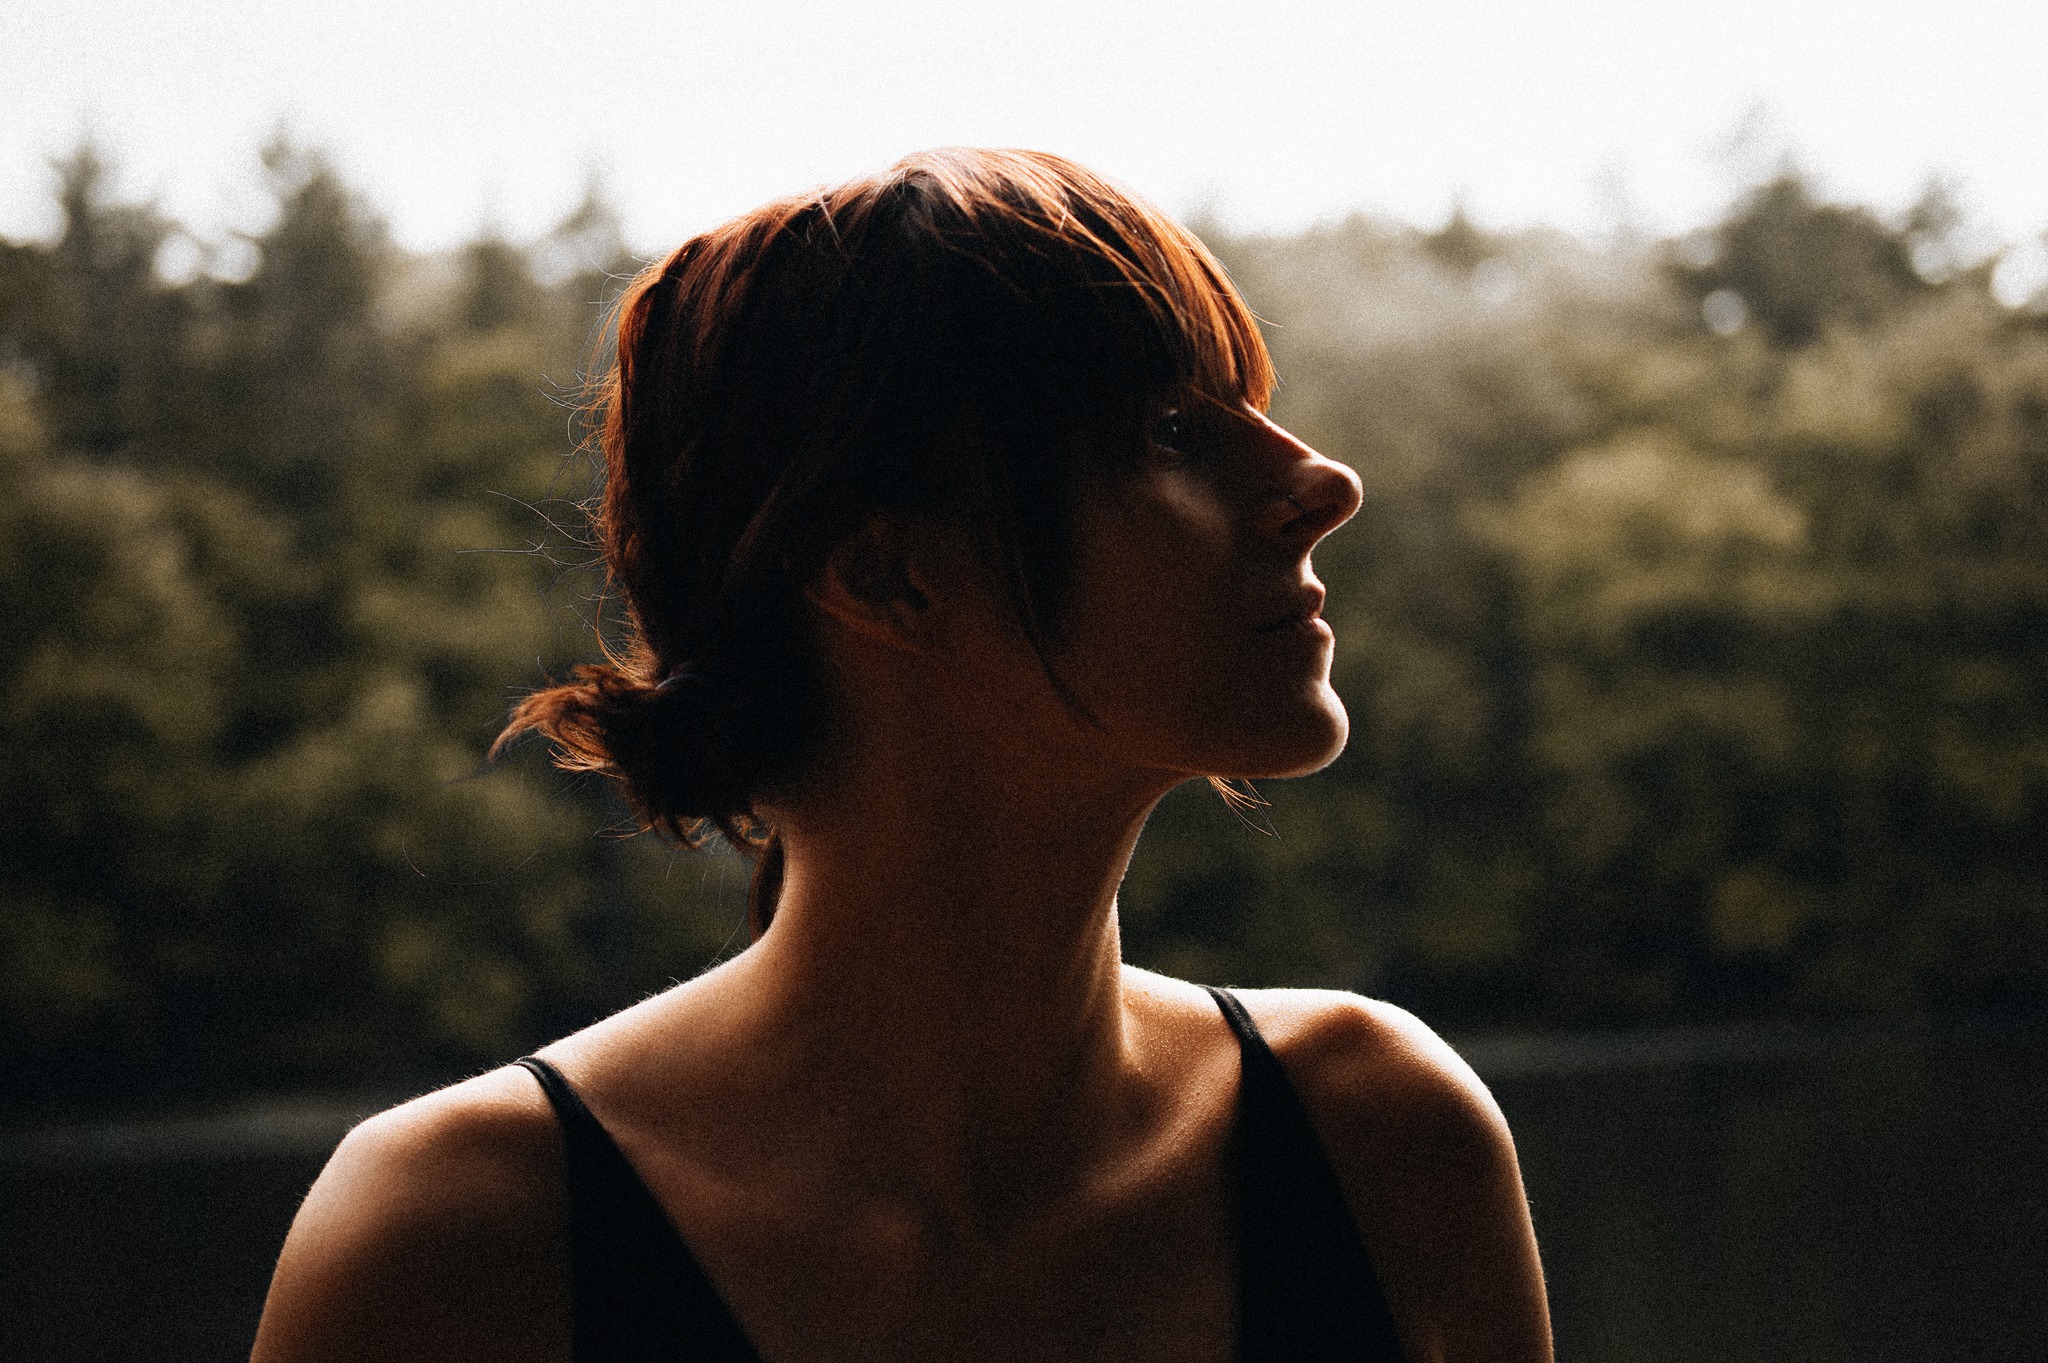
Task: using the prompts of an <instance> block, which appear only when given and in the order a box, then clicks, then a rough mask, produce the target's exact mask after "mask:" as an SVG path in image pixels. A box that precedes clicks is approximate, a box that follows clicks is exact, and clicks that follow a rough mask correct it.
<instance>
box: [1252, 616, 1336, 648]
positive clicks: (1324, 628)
mask: <svg viewBox="0 0 2048 1363" xmlns="http://www.w3.org/2000/svg"><path fill="white" fill-rule="evenodd" d="M1259 633H1261V634H1274V635H1280V636H1282V637H1285V638H1296V639H1320V640H1323V641H1325V642H1328V641H1330V640H1333V639H1335V638H1336V637H1337V634H1336V631H1334V630H1332V629H1331V628H1330V624H1329V622H1328V621H1327V620H1325V619H1323V617H1321V616H1320V615H1304V616H1301V617H1300V618H1299V619H1294V620H1283V621H1281V622H1280V623H1279V624H1277V625H1268V626H1266V628H1264V629H1262V630H1260V631H1259Z"/></svg>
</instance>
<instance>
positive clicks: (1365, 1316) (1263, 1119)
mask: <svg viewBox="0 0 2048 1363" xmlns="http://www.w3.org/2000/svg"><path fill="white" fill-rule="evenodd" d="M1204 987H1205V988H1208V989H1209V994H1210V997H1212V998H1214V999H1215V1000H1216V1006H1217V1007H1218V1008H1219V1009H1221V1010H1222V1012H1223V1017H1224V1019H1225V1020H1226V1021H1227V1022H1229V1024H1230V1030H1231V1031H1233V1032H1235V1033H1236V1034H1237V1042H1238V1054H1239V1056H1240V1060H1239V1065H1240V1078H1239V1081H1238V1085H1239V1087H1238V1098H1237V1119H1236V1123H1235V1125H1234V1127H1233V1129H1232V1132H1231V1139H1230V1155H1229V1169H1228V1171H1227V1172H1228V1177H1229V1180H1230V1185H1231V1189H1232V1192H1233V1194H1234V1196H1235V1200H1236V1203H1237V1242H1238V1243H1237V1249H1238V1273H1237V1278H1238V1311H1237V1356H1238V1358H1239V1359H1240V1360H1241V1363H1282V1361H1283V1360H1286V1361H1288V1363H1337V1360H1347V1361H1355V1363H1368V1361H1369V1363H1400V1360H1401V1359H1402V1358H1403V1354H1402V1352H1401V1337H1400V1334H1399V1332H1398V1331H1397V1330H1396V1328H1395V1326H1394V1317H1393V1313H1392V1312H1391V1311H1390V1310H1389V1309H1388V1307H1387V1299H1386V1293H1385V1292H1384V1291H1383V1290H1382V1289H1381V1287H1380V1280H1379V1275H1378V1273H1377V1272H1375V1271H1374V1269H1373V1265H1372V1257H1371V1255H1370V1254H1368V1253H1367V1251H1366V1248H1365V1241H1364V1240H1363V1239H1361V1238H1360V1236H1359V1233H1358V1224H1357V1222H1356V1221H1355V1220H1354V1219H1353V1218H1352V1214H1351V1208H1350V1206H1349V1204H1348V1203H1346V1201H1345V1200H1344V1190H1343V1186H1342V1185H1341V1184H1340V1183H1339V1182H1338V1179H1337V1171H1336V1169H1335V1168H1334V1167H1333V1166H1332V1165H1331V1163H1330V1157H1329V1155H1328V1153H1327V1152H1325V1150H1324V1149H1323V1143H1322V1139H1321V1138H1320V1137H1319V1136H1318V1135H1317V1134H1316V1129H1315V1124H1314V1123H1313V1122H1312V1121H1311V1120H1310V1119H1309V1115H1308V1110H1307V1109H1306V1108H1304V1107H1303V1106H1302V1103H1301V1095H1300V1093H1299V1092H1298V1091H1297V1090H1296V1089H1295V1087H1294V1082H1293V1081H1292V1080H1291V1079H1289V1078H1288V1077H1287V1071H1286V1069H1285V1068H1284V1067H1283V1066H1282V1065H1281V1064H1280V1058H1279V1057H1278V1056H1276V1055H1274V1054H1273V1048H1272V1047H1271V1046H1269V1045H1267V1044H1266V1038H1265V1036H1264V1035H1263V1034H1262V1033H1261V1032H1260V1031H1259V1028H1258V1024H1257V1023H1255V1022H1253V1021H1252V1017H1251V1014H1250V1013H1249V1012H1248V1011H1246V1009H1245V1006H1244V1003H1243V1001H1242V1000H1240V999H1239V998H1238V997H1237V995H1235V994H1233V993H1231V992H1230V991H1229V990H1227V989H1216V988H1210V987H1208V986H1204Z"/></svg>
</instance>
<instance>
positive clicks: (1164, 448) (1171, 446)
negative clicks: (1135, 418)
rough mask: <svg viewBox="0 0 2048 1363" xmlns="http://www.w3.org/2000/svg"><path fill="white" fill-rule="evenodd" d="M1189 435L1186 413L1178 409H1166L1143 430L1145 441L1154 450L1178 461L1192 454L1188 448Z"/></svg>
mask: <svg viewBox="0 0 2048 1363" xmlns="http://www.w3.org/2000/svg"><path fill="white" fill-rule="evenodd" d="M1190 434H1191V432H1190V431H1189V429H1188V419H1187V413H1186V412H1184V411H1183V410H1182V409H1181V408H1179V407H1168V408H1166V409H1165V410H1164V411H1162V412H1160V413H1159V414H1158V415H1156V416H1154V417H1153V418H1152V422H1151V424H1150V425H1149V426H1147V427H1146V428H1145V439H1146V440H1147V441H1149V442H1150V443H1151V445H1152V447H1153V448H1154V449H1155V450H1158V451H1160V452H1161V453H1163V454H1168V455H1174V456H1178V457H1179V458H1180V459H1186V458H1188V457H1189V456H1190V455H1191V454H1192V453H1193V451H1192V450H1191V449H1190V448H1189V447H1190V445H1191V444H1192V442H1191V441H1190V440H1189V436H1190Z"/></svg>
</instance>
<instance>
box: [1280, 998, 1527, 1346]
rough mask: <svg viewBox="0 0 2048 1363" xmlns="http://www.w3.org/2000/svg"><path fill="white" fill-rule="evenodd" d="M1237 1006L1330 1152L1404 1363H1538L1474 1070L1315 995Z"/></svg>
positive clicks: (1381, 1016)
mask: <svg viewBox="0 0 2048 1363" xmlns="http://www.w3.org/2000/svg"><path fill="white" fill-rule="evenodd" d="M1240 996H1241V997H1242V998H1243V1000H1244V1003H1245V1006H1246V1008H1247V1009H1248V1010H1249V1011H1250V1012H1251V1014H1252V1017H1253V1019H1254V1020H1255V1021H1256V1022H1257V1023H1258V1024H1259V1029H1260V1031H1262V1032H1263V1033H1265V1035H1266V1039H1267V1041H1268V1042H1269V1043H1270V1044H1271V1045H1272V1047H1273V1050H1274V1053H1275V1054H1276V1055H1278V1056H1279V1057H1280V1061H1281V1064H1282V1065H1283V1066H1285V1068H1286V1070H1287V1072H1288V1075H1289V1077H1290V1078H1292V1079H1293V1080H1294V1084H1295V1087H1296V1089H1297V1090H1299V1092H1300V1094H1301V1098H1302V1103H1303V1105H1304V1106H1305V1107H1307V1109H1308V1112H1309V1116H1310V1118H1311V1119H1312V1120H1313V1121H1314V1123H1315V1126H1316V1130H1317V1132H1318V1134H1319V1135H1320V1136H1321V1137H1322V1139H1323V1144H1324V1146H1325V1148H1326V1149H1327V1150H1328V1151H1329V1154H1330V1159H1331V1162H1332V1163H1333V1164H1334V1165H1335V1166H1336V1169H1337V1173H1338V1177H1339V1179H1340V1181H1341V1182H1342V1183H1343V1185H1344V1191H1345V1195H1346V1197H1347V1199H1348V1200H1349V1202H1350V1204H1351V1209H1352V1213H1353V1215H1354V1216H1355V1217H1356V1218H1357V1220H1358V1223H1359V1229H1360V1231H1361V1232H1362V1233H1363V1234H1364V1236H1365V1239H1366V1243H1367V1245H1368V1247H1369V1248H1370V1249H1371V1250H1372V1255H1373V1261H1374V1264H1375V1265H1376V1267H1377V1268H1378V1269H1379V1273H1380V1278H1381V1280H1382V1282H1383V1284H1384V1286H1385V1287H1386V1290H1387V1296H1388V1301H1389V1304H1390V1305H1392V1306H1393V1308H1394V1312H1395V1315H1396V1317H1397V1318H1398V1319H1399V1320H1400V1323H1401V1330H1402V1335H1403V1338H1404V1340H1405V1341H1406V1343H1407V1346H1408V1353H1409V1356H1410V1357H1411V1358H1415V1359H1418V1360H1420V1359H1430V1360H1443V1363H1541V1361H1542V1360H1548V1359H1549V1358H1550V1357H1551V1349H1550V1323H1549V1312H1548V1308H1547V1307H1546V1305H1545V1300H1544V1292H1543V1272H1542V1267H1541V1265H1540V1263H1539V1261H1538V1258H1537V1254H1536V1238H1535V1232H1534V1230H1533V1228H1532V1227H1531V1225H1530V1220H1529V1207H1528V1202H1527V1198H1526V1196H1525V1194H1524V1193H1523V1189H1522V1177H1521V1170H1520V1166H1519V1165H1518V1163H1517V1161H1516V1158H1515V1146H1514V1139H1513V1137H1512V1135H1511V1134H1510V1133H1509V1131H1508V1125H1507V1121H1506V1119H1505V1118H1503V1117H1502V1115H1501V1111H1500V1107H1499V1106H1498V1104H1496V1103H1495V1102H1494V1100H1493V1095H1492V1094H1491V1093H1489V1092H1488V1091H1487V1088H1486V1085H1485V1084H1484V1083H1482V1082H1481V1081H1480V1079H1479V1076H1478V1075H1477V1074H1475V1073H1473V1071H1472V1068H1471V1066H1469V1065H1467V1064H1466V1063H1465V1062H1464V1061H1463V1060H1462V1059H1460V1058H1459V1056H1458V1054H1457V1052H1455V1051H1453V1050H1452V1049H1451V1048H1450V1046H1449V1045H1447V1044H1446V1043H1445V1042H1444V1041H1443V1039H1442V1038H1440V1037H1438V1036H1437V1035H1436V1033H1435V1032H1433V1031H1432V1030H1430V1028H1429V1027H1428V1026H1427V1025H1426V1024H1424V1023H1423V1022H1422V1021H1421V1020H1420V1019H1418V1018H1416V1017H1415V1016H1414V1015H1413V1014H1411V1013H1408V1012H1407V1011H1405V1010H1403V1009H1401V1008H1397V1007H1395V1006H1394V1005H1393V1004H1390V1003H1382V1002H1380V1001H1378V1000H1375V999H1367V998H1361V997H1360V996H1358V995H1356V994H1346V993H1340V992H1337V991H1332V990H1312V989H1271V990H1245V991H1242V993H1241V995H1240Z"/></svg>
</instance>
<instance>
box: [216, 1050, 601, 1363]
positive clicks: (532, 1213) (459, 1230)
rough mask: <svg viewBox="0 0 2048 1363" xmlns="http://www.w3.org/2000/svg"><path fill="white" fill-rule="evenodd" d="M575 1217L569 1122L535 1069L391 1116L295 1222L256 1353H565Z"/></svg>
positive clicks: (325, 1177)
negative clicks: (565, 1153)
mask: <svg viewBox="0 0 2048 1363" xmlns="http://www.w3.org/2000/svg"><path fill="white" fill-rule="evenodd" d="M566 1229H567V1210H566V1202H565V1194H564V1190H563V1182H562V1145H561V1136H560V1132H559V1129H558V1128H557V1126H556V1124H555V1120H554V1115H553V1112H552V1109H550V1108H549V1106H548V1104H547V1101H546V1099H545V1098H544V1097H543V1096H542V1094H541V1092H540V1089H539V1086H538V1085H536V1084H535V1083H534V1082H533V1080H532V1078H531V1077H530V1076H529V1075H528V1074H527V1073H526V1072H525V1071H523V1070H520V1069H516V1068H507V1069H502V1070H494V1071H492V1072H490V1073H488V1074H484V1075H480V1076H478V1077H476V1078H474V1079H470V1080H468V1081H466V1082H464V1083H460V1084H456V1085H454V1086H453V1087H451V1088H446V1089H443V1090H441V1091H439V1092H437V1093H431V1094H428V1095H427V1096H426V1097H424V1098H418V1099H415V1100H413V1101H412V1102H409V1103H406V1104H403V1105H402V1106H399V1107H396V1108H393V1109H391V1110H390V1111H388V1112H383V1113H380V1114H378V1115H377V1116H375V1117H372V1118H370V1119H369V1120H368V1121H366V1122H364V1123H363V1124H362V1125H360V1126H358V1127H356V1128H355V1130H353V1131H351V1132H350V1133H349V1135H348V1136H347V1138H345V1139H344V1140H343V1141H342V1143H341V1145H340V1147H339V1148H337V1149H336V1150H335V1152H334V1155H333V1157H332V1158H331V1159H329V1160H328V1162H327V1167H326V1168H325V1169H324V1170H323V1171H322V1172H321V1174H320V1177H319V1179H318V1180H317V1181H316V1182H315V1183H314V1185H313V1189H312V1191H311V1192H310V1193H308V1194H307V1196H306V1201H305V1203H304V1204H303V1205H302V1206H301V1207H300V1209H299V1214H298V1216H297V1218H296V1219H295V1220H294V1221H293V1222H292V1229H291V1234H290V1236H289V1237H288V1238H287V1239H286V1241H285V1246H284V1252H283V1254H282V1255H281V1256H280V1258H279V1260H278V1266H277V1273H276V1276H275V1277H274V1278H273V1279H272V1281H271V1287H270V1296H269V1299H268V1300H267V1301H266V1302H265V1304H264V1310H263V1323H262V1326H261V1328H260V1329H259V1331H258V1333H257V1339H256V1350H255V1355H254V1358H255V1363H298V1361H299V1360H308V1361H310V1360H339V1359H358V1358H361V1359H369V1358H375V1359H379V1360H390V1361H391V1363H402V1361H403V1360H410V1359H420V1360H425V1359H436V1360H464V1359H472V1358H474V1359H484V1358H490V1359H501V1360H508V1361H514V1363H516V1361H517V1360H541V1359H550V1360H561V1359H566V1358H567V1357H568V1353H569V1325H568V1320H569V1304H568V1282H567V1280H568V1259H567V1247H566V1241H567V1237H566Z"/></svg>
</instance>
